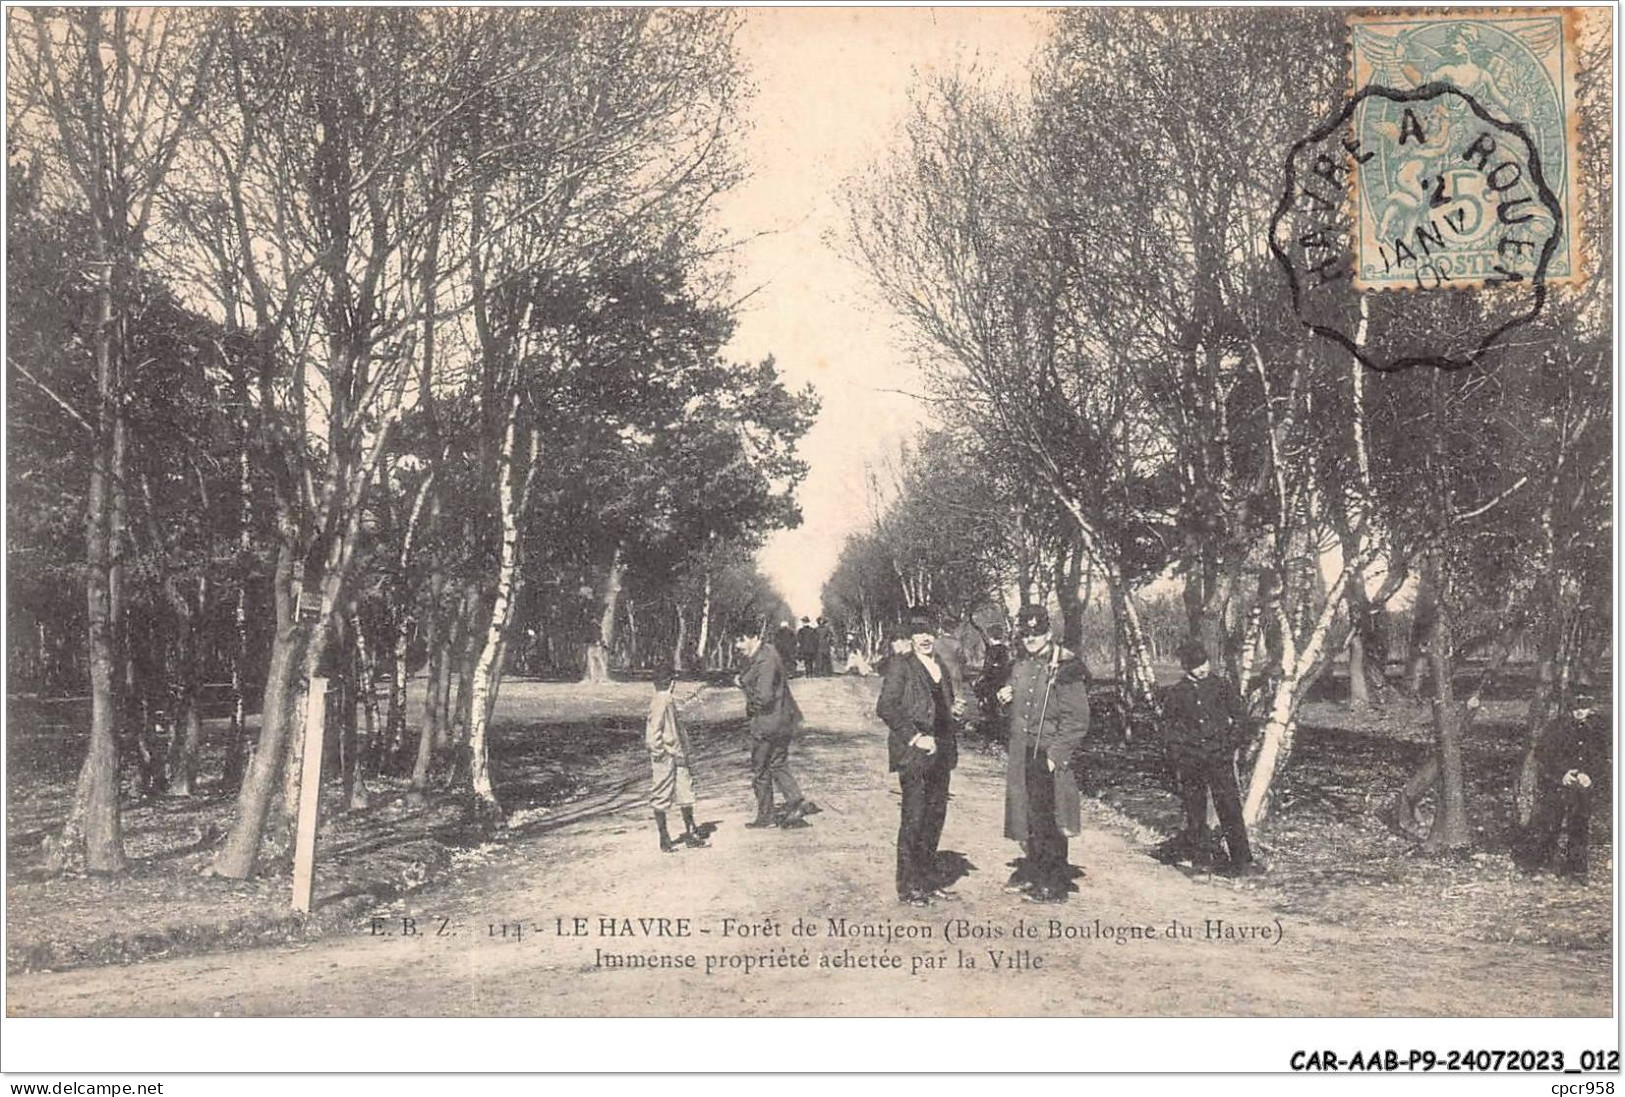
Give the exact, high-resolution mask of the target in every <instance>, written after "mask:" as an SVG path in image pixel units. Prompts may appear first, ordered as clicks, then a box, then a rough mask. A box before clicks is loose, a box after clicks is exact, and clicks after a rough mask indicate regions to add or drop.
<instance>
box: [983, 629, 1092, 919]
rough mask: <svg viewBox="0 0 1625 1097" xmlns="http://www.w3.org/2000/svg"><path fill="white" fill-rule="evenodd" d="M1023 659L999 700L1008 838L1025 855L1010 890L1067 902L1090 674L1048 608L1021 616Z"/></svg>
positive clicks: (1032, 897)
mask: <svg viewBox="0 0 1625 1097" xmlns="http://www.w3.org/2000/svg"><path fill="white" fill-rule="evenodd" d="M1016 627H1017V631H1018V634H1019V635H1020V637H1021V647H1022V655H1023V657H1022V658H1020V659H1018V660H1017V661H1016V663H1015V665H1014V667H1012V668H1011V671H1010V682H1009V684H1008V685H1006V686H1005V687H1004V688H1003V689H1001V690H999V694H998V696H999V699H1000V700H1001V701H1003V702H1004V703H1005V704H1007V705H1009V706H1010V746H1009V756H1008V757H1009V762H1008V768H1007V771H1006V777H1005V789H1004V836H1005V837H1006V838H1010V839H1012V840H1014V841H1017V842H1020V843H1021V844H1022V848H1023V849H1024V850H1025V852H1026V857H1025V859H1024V860H1023V862H1022V864H1021V867H1020V868H1018V869H1017V870H1016V871H1015V873H1014V874H1013V875H1012V876H1011V877H1010V882H1009V883H1008V884H1006V885H1005V890H1007V891H1010V892H1026V898H1027V899H1028V900H1029V901H1031V902H1035V903H1063V902H1065V901H1066V897H1067V892H1068V891H1069V890H1070V888H1071V881H1070V879H1069V877H1070V875H1071V873H1070V869H1069V866H1068V864H1067V838H1068V837H1069V836H1070V837H1076V836H1077V835H1078V834H1079V833H1080V832H1081V831H1082V829H1083V819H1082V804H1081V799H1080V796H1079V794H1078V782H1077V779H1076V777H1075V776H1074V775H1073V773H1072V755H1073V753H1074V752H1075V751H1076V750H1077V748H1078V746H1079V745H1080V744H1081V743H1082V742H1083V738H1084V736H1085V735H1087V734H1088V733H1089V692H1088V676H1087V674H1086V673H1085V671H1084V667H1083V662H1082V660H1080V659H1078V658H1077V656H1075V655H1074V654H1073V653H1072V652H1070V651H1068V650H1066V649H1065V648H1063V647H1062V646H1061V645H1060V644H1058V643H1056V641H1055V639H1054V638H1053V637H1052V636H1051V635H1050V621H1049V612H1048V611H1047V610H1045V609H1044V607H1043V606H1036V605H1030V606H1025V607H1023V608H1022V610H1021V613H1020V615H1019V616H1018V618H1017V626H1016Z"/></svg>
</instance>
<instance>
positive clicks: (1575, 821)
mask: <svg viewBox="0 0 1625 1097" xmlns="http://www.w3.org/2000/svg"><path fill="white" fill-rule="evenodd" d="M1591 714H1592V700H1591V698H1590V697H1589V696H1588V695H1586V694H1583V693H1582V694H1579V695H1577V696H1576V697H1575V698H1574V701H1573V702H1572V703H1571V704H1570V706H1569V713H1568V716H1567V717H1566V718H1565V719H1563V720H1562V721H1561V722H1560V723H1558V724H1557V725H1556V726H1555V727H1552V728H1550V729H1548V730H1547V732H1546V734H1545V735H1543V736H1541V739H1540V743H1539V745H1538V746H1536V747H1535V761H1536V763H1537V765H1538V766H1539V773H1540V776H1539V784H1538V786H1537V787H1536V790H1535V814H1534V817H1533V818H1532V819H1530V821H1529V833H1528V841H1527V845H1526V848H1525V851H1524V856H1523V862H1524V865H1525V867H1527V868H1530V869H1540V868H1545V867H1547V866H1548V865H1549V866H1551V867H1552V868H1553V869H1555V870H1556V871H1558V872H1559V873H1563V872H1566V873H1568V874H1569V875H1570V876H1572V877H1573V878H1574V879H1575V881H1576V882H1578V883H1584V882H1585V880H1586V871H1587V864H1586V860H1587V853H1588V852H1589V850H1588V846H1589V837H1590V829H1591V786H1592V777H1591V774H1592V772H1593V771H1594V770H1600V769H1601V768H1602V767H1599V766H1598V765H1597V763H1598V762H1599V761H1601V760H1602V751H1600V750H1599V749H1598V747H1599V746H1600V745H1601V744H1602V736H1605V735H1607V734H1608V732H1607V730H1606V729H1601V730H1600V731H1599V729H1596V728H1593V727H1592V726H1591ZM1565 837H1567V839H1568V848H1567V849H1566V850H1565V851H1564V852H1563V856H1562V859H1561V860H1559V858H1558V847H1559V844H1560V843H1561V842H1562V840H1563V838H1565Z"/></svg>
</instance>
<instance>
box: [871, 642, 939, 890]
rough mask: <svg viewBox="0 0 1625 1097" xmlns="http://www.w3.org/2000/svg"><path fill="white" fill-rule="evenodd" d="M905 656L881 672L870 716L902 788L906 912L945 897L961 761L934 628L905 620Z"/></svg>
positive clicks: (900, 884) (900, 853) (900, 863)
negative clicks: (947, 846) (940, 856)
mask: <svg viewBox="0 0 1625 1097" xmlns="http://www.w3.org/2000/svg"><path fill="white" fill-rule="evenodd" d="M910 632H911V635H910V638H909V643H910V651H909V653H908V654H907V655H897V656H895V657H893V658H892V660H891V661H890V662H889V663H888V664H887V666H886V680H885V682H884V683H882V685H881V687H880V701H879V703H878V704H876V706H875V714H876V715H878V716H879V717H880V718H881V720H883V721H884V722H885V724H886V727H887V728H888V729H889V731H890V734H889V735H888V736H887V746H888V754H889V758H890V764H889V769H890V771H891V772H892V773H895V774H897V780H898V783H899V784H900V785H901V786H902V792H903V808H902V818H901V821H900V823H899V826H898V828H897V898H898V899H899V900H901V901H902V902H905V903H908V904H909V905H911V906H926V905H927V904H929V903H930V902H931V900H932V899H949V898H952V897H953V893H952V892H950V891H948V890H947V889H946V888H945V887H944V886H943V883H944V882H943V881H942V880H941V878H940V877H939V876H938V873H937V868H936V858H937V847H938V845H939V844H940V843H941V841H942V827H943V823H944V822H945V821H946V819H947V817H948V782H949V778H950V776H951V775H952V774H953V769H954V766H955V765H957V764H958V762H959V743H958V738H957V735H956V733H955V729H954V720H953V715H952V711H953V707H954V687H953V679H952V678H951V677H950V676H949V674H948V671H947V668H945V667H944V666H943V665H942V663H941V662H940V661H938V659H937V658H936V655H935V647H936V638H935V634H934V632H933V630H932V628H931V622H930V621H929V619H928V618H926V617H925V616H924V615H916V616H914V617H913V619H912V620H911V622H910Z"/></svg>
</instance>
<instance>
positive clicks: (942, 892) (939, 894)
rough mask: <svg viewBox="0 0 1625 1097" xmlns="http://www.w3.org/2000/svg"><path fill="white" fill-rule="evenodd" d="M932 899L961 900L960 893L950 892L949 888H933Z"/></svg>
mask: <svg viewBox="0 0 1625 1097" xmlns="http://www.w3.org/2000/svg"><path fill="white" fill-rule="evenodd" d="M931 897H932V898H933V899H953V900H957V899H958V898H959V892H957V891H950V890H949V889H948V888H941V887H938V888H932V889H931Z"/></svg>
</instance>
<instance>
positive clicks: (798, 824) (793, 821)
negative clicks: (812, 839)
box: [779, 815, 812, 830]
mask: <svg viewBox="0 0 1625 1097" xmlns="http://www.w3.org/2000/svg"><path fill="white" fill-rule="evenodd" d="M810 826H812V824H811V823H809V822H807V820H805V819H803V818H802V817H801V816H799V815H796V816H785V818H784V821H783V822H781V823H780V824H779V829H780V830H801V829H803V828H806V827H810Z"/></svg>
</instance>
